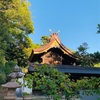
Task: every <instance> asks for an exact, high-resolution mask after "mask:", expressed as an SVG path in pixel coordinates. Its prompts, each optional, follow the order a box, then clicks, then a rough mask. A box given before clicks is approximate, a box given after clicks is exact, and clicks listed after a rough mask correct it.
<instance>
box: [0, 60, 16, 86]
mask: <svg viewBox="0 0 100 100" xmlns="http://www.w3.org/2000/svg"><path fill="white" fill-rule="evenodd" d="M15 65H16V63H15V62H13V61H10V62H6V63H5V65H3V66H0V84H3V83H5V82H6V81H8V80H9V79H8V78H7V75H8V74H10V73H11V72H12V71H13V68H14V66H15Z"/></svg>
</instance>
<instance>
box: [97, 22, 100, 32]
mask: <svg viewBox="0 0 100 100" xmlns="http://www.w3.org/2000/svg"><path fill="white" fill-rule="evenodd" d="M97 28H98V31H97V33H98V34H100V24H98V27H97Z"/></svg>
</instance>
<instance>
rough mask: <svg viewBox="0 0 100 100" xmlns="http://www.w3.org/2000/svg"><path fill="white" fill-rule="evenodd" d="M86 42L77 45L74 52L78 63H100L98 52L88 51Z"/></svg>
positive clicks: (90, 64)
mask: <svg viewBox="0 0 100 100" xmlns="http://www.w3.org/2000/svg"><path fill="white" fill-rule="evenodd" d="M87 49H88V44H87V43H83V44H82V45H80V46H79V47H78V51H76V52H75V56H77V57H78V58H79V60H78V61H79V63H80V65H81V66H94V65H95V64H98V63H100V52H99V51H97V52H94V53H93V54H92V53H88V52H87Z"/></svg>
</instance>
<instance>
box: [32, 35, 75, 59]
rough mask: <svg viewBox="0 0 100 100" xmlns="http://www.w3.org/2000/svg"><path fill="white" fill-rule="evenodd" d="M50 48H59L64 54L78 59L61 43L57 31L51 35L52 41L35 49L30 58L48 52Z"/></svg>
mask: <svg viewBox="0 0 100 100" xmlns="http://www.w3.org/2000/svg"><path fill="white" fill-rule="evenodd" d="M50 48H59V49H60V50H61V51H62V52H63V53H64V54H66V55H68V56H70V57H71V58H74V59H76V57H75V56H74V55H73V52H72V51H71V50H70V49H68V48H67V47H65V46H64V45H63V44H62V43H61V41H60V38H59V37H58V34H57V33H53V34H52V35H51V36H50V42H49V43H48V44H46V45H44V46H42V47H40V48H37V49H33V50H32V53H31V56H30V58H32V57H33V55H34V54H41V53H44V52H47V51H48V50H49V49H50Z"/></svg>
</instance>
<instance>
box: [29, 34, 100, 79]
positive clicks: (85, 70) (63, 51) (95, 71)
mask: <svg viewBox="0 0 100 100" xmlns="http://www.w3.org/2000/svg"><path fill="white" fill-rule="evenodd" d="M77 61H78V58H76V57H75V56H74V52H72V51H71V50H70V49H68V48H67V47H65V46H64V45H63V44H62V43H61V41H60V39H59V37H58V34H57V33H53V34H52V35H51V36H50V40H49V43H47V44H46V45H43V46H41V47H40V48H37V49H33V50H32V52H31V55H30V58H29V62H30V66H29V69H28V71H29V73H32V72H34V66H41V65H42V64H49V65H51V64H54V65H55V67H56V68H57V69H58V70H59V71H60V72H63V73H66V74H67V73H70V74H71V76H72V78H73V79H78V78H80V77H84V76H88V77H91V76H96V77H100V68H96V67H86V66H79V63H77Z"/></svg>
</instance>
